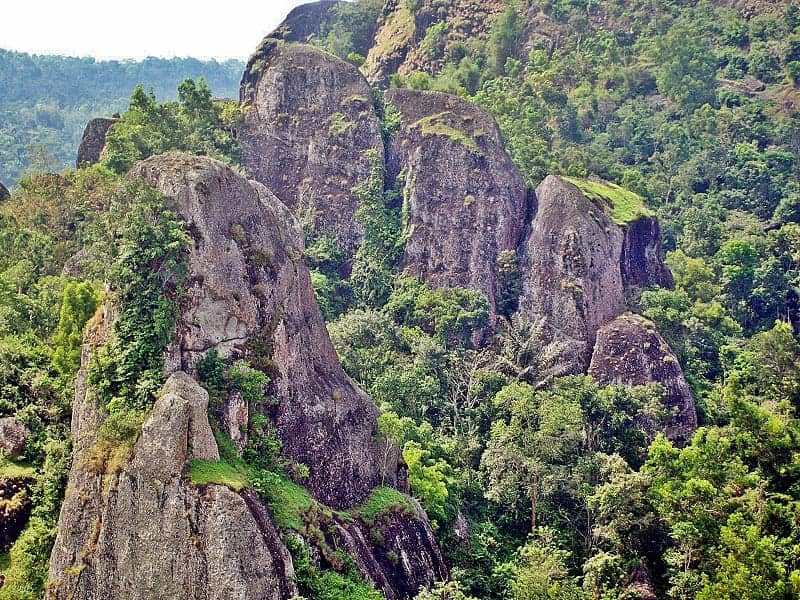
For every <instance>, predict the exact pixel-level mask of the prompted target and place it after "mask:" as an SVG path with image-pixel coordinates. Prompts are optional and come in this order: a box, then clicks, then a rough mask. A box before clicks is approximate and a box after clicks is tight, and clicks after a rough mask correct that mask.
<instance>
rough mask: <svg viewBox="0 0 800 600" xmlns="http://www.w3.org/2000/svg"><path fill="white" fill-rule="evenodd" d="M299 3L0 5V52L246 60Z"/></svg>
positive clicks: (16, 1) (1, 0) (58, 1)
mask: <svg viewBox="0 0 800 600" xmlns="http://www.w3.org/2000/svg"><path fill="white" fill-rule="evenodd" d="M306 1H308V0H261V1H253V0H213V1H209V0H194V1H191V0H190V1H187V0H127V1H125V2H119V1H115V0H0V8H2V23H3V24H2V27H0V48H4V49H6V50H19V51H21V52H30V53H33V54H65V55H69V56H94V57H95V58H101V59H102V58H144V57H146V56H165V57H172V56H193V57H197V58H217V59H225V58H241V59H246V58H247V57H248V56H249V55H250V53H251V52H252V51H253V50H254V49H255V47H256V46H257V45H258V43H259V42H260V41H261V39H262V38H263V37H264V36H265V35H266V34H267V33H269V32H270V31H272V30H273V29H274V28H275V26H277V25H278V24H279V23H280V22H281V21H282V20H283V17H284V16H286V14H287V13H288V12H289V11H290V10H291V9H292V8H293V7H295V6H298V5H300V4H304V3H305V2H306Z"/></svg>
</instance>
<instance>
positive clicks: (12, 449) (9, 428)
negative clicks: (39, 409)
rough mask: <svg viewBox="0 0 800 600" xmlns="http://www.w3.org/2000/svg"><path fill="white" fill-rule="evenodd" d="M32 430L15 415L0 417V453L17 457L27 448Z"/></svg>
mask: <svg viewBox="0 0 800 600" xmlns="http://www.w3.org/2000/svg"><path fill="white" fill-rule="evenodd" d="M28 436H30V431H28V428H27V427H25V425H23V424H22V423H20V422H19V421H17V420H16V419H15V418H14V417H3V418H2V419H0V454H5V455H6V456H9V457H11V458H16V457H17V456H19V455H20V454H22V451H23V450H24V449H25V443H26V442H27V441H28Z"/></svg>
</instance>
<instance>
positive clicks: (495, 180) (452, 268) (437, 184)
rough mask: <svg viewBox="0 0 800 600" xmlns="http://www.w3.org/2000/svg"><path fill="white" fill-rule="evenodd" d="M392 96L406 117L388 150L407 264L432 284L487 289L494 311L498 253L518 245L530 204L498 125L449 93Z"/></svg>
mask: <svg viewBox="0 0 800 600" xmlns="http://www.w3.org/2000/svg"><path fill="white" fill-rule="evenodd" d="M386 101H387V102H388V103H390V104H392V105H394V106H395V107H396V108H397V109H398V110H399V111H400V114H401V117H402V126H401V128H400V131H399V132H398V133H397V134H396V135H395V137H394V139H393V141H392V144H391V147H390V150H389V157H388V174H389V178H390V180H397V179H398V178H399V179H400V183H402V184H403V189H402V192H403V198H404V199H405V206H404V218H405V222H404V226H405V228H406V231H405V238H406V242H405V250H404V254H403V257H402V261H401V267H402V268H403V269H405V270H406V271H408V272H409V273H411V274H412V275H414V276H416V277H419V278H420V279H422V280H424V281H427V282H428V283H430V284H431V285H433V286H434V287H466V288H471V289H474V290H477V291H480V292H483V293H484V294H485V295H486V297H487V299H488V301H489V306H490V309H491V313H492V315H494V314H495V311H496V303H495V298H496V296H497V295H498V294H499V293H500V292H501V291H502V290H500V289H499V285H500V283H499V282H498V276H497V273H498V259H499V257H500V254H501V253H503V252H515V251H516V247H517V242H518V240H519V238H520V235H521V233H522V229H523V226H524V222H525V217H526V210H527V194H526V187H525V182H524V181H523V179H522V176H521V175H520V174H519V171H518V170H517V168H516V167H515V166H514V164H513V163H512V162H511V159H510V158H509V156H508V154H507V153H506V151H505V147H504V145H503V140H502V137H501V135H500V131H499V130H498V128H497V124H496V123H495V121H494V119H493V118H492V117H491V116H490V115H489V114H488V113H486V112H484V111H482V110H480V109H479V108H476V107H475V106H474V105H473V104H470V103H468V102H466V101H464V100H461V99H460V98H457V97H455V96H451V95H449V94H442V93H438V92H418V91H412V90H402V89H398V90H390V91H389V92H388V93H387V94H386Z"/></svg>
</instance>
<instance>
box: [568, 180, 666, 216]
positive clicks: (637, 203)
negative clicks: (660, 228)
mask: <svg viewBox="0 0 800 600" xmlns="http://www.w3.org/2000/svg"><path fill="white" fill-rule="evenodd" d="M563 179H564V181H568V182H569V183H571V184H572V185H574V186H575V187H576V188H578V189H579V190H580V191H581V193H582V194H583V195H584V196H586V197H587V198H589V200H593V201H595V202H599V203H600V204H601V205H602V206H603V208H604V209H605V212H606V214H607V215H608V216H609V217H610V218H611V220H612V221H614V223H616V224H617V225H627V224H628V223H631V222H633V221H636V220H637V219H640V218H642V217H653V216H655V213H653V211H652V210H650V209H649V208H647V206H645V203H644V198H642V197H641V196H640V195H639V194H635V193H633V192H631V191H629V190H626V189H625V188H623V187H620V186H618V185H617V184H615V183H610V182H608V181H595V180H589V179H579V178H577V177H563Z"/></svg>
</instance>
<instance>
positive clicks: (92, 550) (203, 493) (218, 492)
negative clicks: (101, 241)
mask: <svg viewBox="0 0 800 600" xmlns="http://www.w3.org/2000/svg"><path fill="white" fill-rule="evenodd" d="M90 354H91V353H90V351H89V350H88V349H87V350H85V351H84V363H83V365H84V369H83V370H82V372H81V373H80V374H79V377H78V394H77V397H76V403H75V407H74V409H75V410H74V415H73V439H74V441H75V450H76V452H75V458H74V461H73V467H72V470H71V472H70V479H69V484H68V491H67V496H66V498H65V500H64V504H63V506H62V508H61V518H60V520H59V533H58V537H57V539H56V542H55V546H54V547H53V553H52V555H51V558H50V584H49V586H48V594H47V597H48V598H52V599H59V600H60V599H67V598H69V599H70V600H72V599H74V600H81V599H86V600H88V599H90V598H130V599H137V598H141V599H143V600H144V599H151V598H163V599H165V600H166V599H168V598H169V599H171V598H202V599H212V598H219V599H222V598H238V599H241V600H244V599H249V598H259V599H271V600H273V599H274V600H280V599H282V598H287V597H289V596H291V595H292V594H296V588H294V587H293V583H292V580H291V576H292V573H293V567H292V563H291V558H290V556H289V553H288V551H287V550H286V548H285V547H284V546H283V544H282V543H281V542H280V538H279V537H278V535H277V532H276V531H275V529H274V526H273V525H272V523H271V521H270V520H269V519H263V520H259V519H257V515H254V514H253V512H252V511H251V509H250V508H249V507H248V505H247V503H246V501H245V499H244V498H243V497H241V496H240V495H238V494H236V493H235V492H233V491H231V490H229V489H228V488H226V487H223V486H219V485H209V486H203V487H194V486H192V485H191V484H190V483H189V482H188V479H187V477H186V473H185V471H186V461H187V460H188V459H191V458H202V459H208V460H213V459H215V458H219V454H218V451H217V446H216V442H215V441H214V437H213V434H212V432H211V428H210V426H209V423H208V418H207V416H206V411H207V406H208V394H207V393H206V392H205V390H203V389H202V388H201V387H200V386H199V385H198V384H197V383H195V382H194V380H192V379H191V378H190V377H189V376H188V375H186V374H184V373H175V374H173V375H172V376H171V377H170V379H169V380H168V381H167V384H166V385H165V386H164V390H163V392H162V393H161V396H160V397H159V399H158V400H157V402H156V404H155V406H154V407H153V409H152V411H151V413H150V416H149V417H148V419H147V421H146V422H145V424H144V426H143V427H142V433H141V435H140V436H139V439H138V440H137V442H136V444H135V446H134V447H133V449H132V451H131V454H130V457H129V458H128V459H127V460H126V461H124V463H123V466H122V467H120V468H119V469H118V470H116V469H115V470H111V471H110V472H106V470H108V469H109V465H108V464H107V463H106V464H103V463H102V462H101V463H100V464H98V456H97V447H96V445H95V444H96V440H97V437H96V436H97V425H98V424H99V421H100V419H101V418H102V410H101V408H100V407H99V406H98V405H97V402H96V398H95V397H94V395H93V393H92V390H91V389H89V388H87V386H86V372H85V366H86V364H87V362H86V359H88V358H89V356H90Z"/></svg>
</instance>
